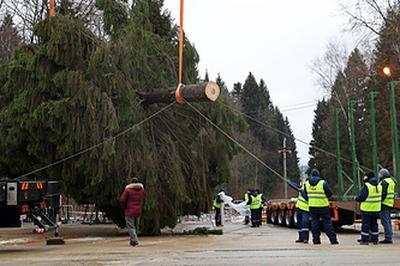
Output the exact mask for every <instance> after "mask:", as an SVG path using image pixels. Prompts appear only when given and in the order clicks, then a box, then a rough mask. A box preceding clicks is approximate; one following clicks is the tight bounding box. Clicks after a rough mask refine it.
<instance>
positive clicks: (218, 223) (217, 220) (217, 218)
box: [215, 208, 221, 226]
mask: <svg viewBox="0 0 400 266" xmlns="http://www.w3.org/2000/svg"><path fill="white" fill-rule="evenodd" d="M215 225H216V226H221V208H215Z"/></svg>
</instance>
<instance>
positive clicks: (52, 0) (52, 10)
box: [50, 0, 56, 17]
mask: <svg viewBox="0 0 400 266" xmlns="http://www.w3.org/2000/svg"><path fill="white" fill-rule="evenodd" d="M54 1H55V0H50V17H54V16H55V15H56V11H55V9H56V3H55V2H54Z"/></svg>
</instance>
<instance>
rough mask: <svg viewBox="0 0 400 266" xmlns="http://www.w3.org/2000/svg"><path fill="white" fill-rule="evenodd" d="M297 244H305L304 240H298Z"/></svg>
mask: <svg viewBox="0 0 400 266" xmlns="http://www.w3.org/2000/svg"><path fill="white" fill-rule="evenodd" d="M296 243H304V240H300V239H297V240H296Z"/></svg>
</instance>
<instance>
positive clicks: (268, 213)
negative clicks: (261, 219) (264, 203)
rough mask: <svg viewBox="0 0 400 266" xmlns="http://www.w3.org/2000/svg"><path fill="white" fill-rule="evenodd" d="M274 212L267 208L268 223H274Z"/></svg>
mask: <svg viewBox="0 0 400 266" xmlns="http://www.w3.org/2000/svg"><path fill="white" fill-rule="evenodd" d="M272 213H273V212H272V211H271V210H267V224H272V221H271V216H272Z"/></svg>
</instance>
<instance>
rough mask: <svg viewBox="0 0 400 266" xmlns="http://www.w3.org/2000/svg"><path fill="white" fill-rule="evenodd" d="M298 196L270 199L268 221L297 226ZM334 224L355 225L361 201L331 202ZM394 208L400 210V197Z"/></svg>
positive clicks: (337, 226) (267, 213)
mask: <svg viewBox="0 0 400 266" xmlns="http://www.w3.org/2000/svg"><path fill="white" fill-rule="evenodd" d="M296 201H297V199H296V198H292V199H276V200H270V201H268V203H267V206H266V207H265V212H264V214H265V215H264V220H265V221H266V223H269V224H275V225H281V226H286V227H296V224H297V216H296ZM329 207H330V209H331V217H332V221H333V225H334V226H335V227H336V228H339V227H341V226H343V225H353V224H354V222H355V220H356V219H358V218H359V217H360V207H359V203H358V202H356V201H354V200H335V201H331V202H330V204H329ZM394 210H400V199H399V198H397V199H395V204H394Z"/></svg>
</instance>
